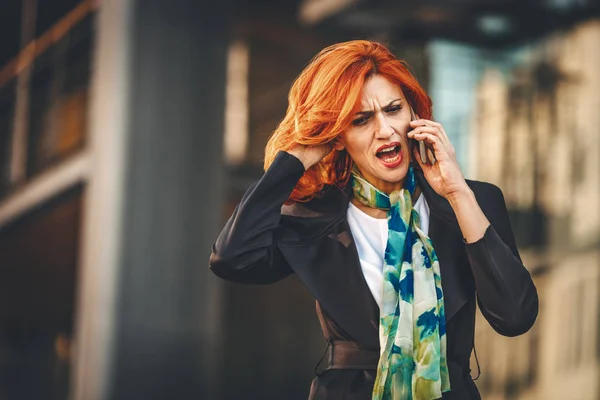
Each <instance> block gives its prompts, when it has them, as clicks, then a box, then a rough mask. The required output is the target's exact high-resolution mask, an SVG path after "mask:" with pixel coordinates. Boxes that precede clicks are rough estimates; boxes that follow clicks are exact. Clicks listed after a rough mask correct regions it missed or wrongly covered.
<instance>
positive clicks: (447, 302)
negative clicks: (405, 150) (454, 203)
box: [415, 169, 470, 322]
mask: <svg viewBox="0 0 600 400" xmlns="http://www.w3.org/2000/svg"><path fill="white" fill-rule="evenodd" d="M415 175H416V178H417V182H418V183H419V186H420V187H421V190H422V191H423V195H424V196H425V199H426V200H427V204H428V205H429V209H430V218H429V238H430V239H431V242H432V243H433V247H434V249H435V252H436V254H437V256H438V260H439V263H440V273H441V276H442V290H443V292H444V308H445V311H446V321H447V322H448V321H450V319H452V317H453V316H454V315H456V313H457V312H458V310H460V308H461V307H462V306H463V305H464V304H465V303H467V301H468V300H469V299H468V294H467V293H469V291H468V289H467V287H466V286H465V280H464V279H462V278H464V277H465V276H468V275H466V274H468V273H469V272H470V271H467V270H466V268H465V266H467V267H468V262H467V259H466V253H465V245H464V241H463V239H462V234H461V231H460V227H459V226H458V221H457V219H456V215H454V211H453V210H452V207H451V206H450V203H448V201H447V200H446V199H444V198H443V197H441V196H440V195H438V194H437V193H436V192H435V190H433V188H432V187H431V186H430V185H429V183H428V182H427V180H426V179H425V177H424V176H423V172H422V171H421V170H418V169H415Z"/></svg>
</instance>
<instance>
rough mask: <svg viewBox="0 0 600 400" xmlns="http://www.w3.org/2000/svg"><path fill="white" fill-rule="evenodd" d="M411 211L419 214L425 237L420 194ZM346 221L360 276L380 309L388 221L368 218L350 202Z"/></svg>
mask: <svg viewBox="0 0 600 400" xmlns="http://www.w3.org/2000/svg"><path fill="white" fill-rule="evenodd" d="M414 209H415V210H417V212H418V213H419V219H420V222H421V230H422V231H423V232H425V234H426V235H428V234H429V205H428V204H427V201H425V197H423V194H422V193H421V195H420V196H419V198H418V199H417V201H416V203H415V204H414ZM347 218H348V224H349V225H350V230H351V231H352V236H354V242H355V243H356V248H357V250H358V258H359V259H360V266H361V268H362V272H363V275H364V276H365V280H366V281H367V284H368V285H369V289H371V293H373V298H374V299H375V301H376V302H377V305H378V306H379V307H381V286H382V284H383V278H382V276H383V258H384V256H385V247H386V245H387V239H388V220H387V219H385V218H384V219H380V218H374V217H371V216H370V215H367V214H365V213H364V212H363V211H362V210H361V209H359V208H358V207H356V206H355V205H354V204H352V202H350V204H349V205H348V213H347Z"/></svg>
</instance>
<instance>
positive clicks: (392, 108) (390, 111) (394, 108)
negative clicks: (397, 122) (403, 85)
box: [385, 105, 402, 114]
mask: <svg viewBox="0 0 600 400" xmlns="http://www.w3.org/2000/svg"><path fill="white" fill-rule="evenodd" d="M401 109H402V107H400V105H395V106H389V107H388V108H386V109H385V112H387V113H388V114H396V113H397V112H399V111H400V110H401Z"/></svg>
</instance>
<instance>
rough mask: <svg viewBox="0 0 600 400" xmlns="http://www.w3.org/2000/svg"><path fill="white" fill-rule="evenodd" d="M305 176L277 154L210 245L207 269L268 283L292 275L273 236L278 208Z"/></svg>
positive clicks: (224, 275) (299, 167) (300, 168)
mask: <svg viewBox="0 0 600 400" xmlns="http://www.w3.org/2000/svg"><path fill="white" fill-rule="evenodd" d="M303 174H304V166H303V165H302V162H300V160H298V159H297V158H296V157H294V156H292V155H291V154H289V153H286V152H283V151H281V152H279V153H278V154H277V156H276V157H275V160H274V161H273V163H272V164H271V166H270V167H269V168H268V169H267V171H266V172H265V173H264V175H263V176H262V178H261V179H260V180H259V181H258V182H257V183H255V184H253V185H252V186H251V187H250V188H249V189H248V190H247V191H246V193H245V194H244V196H243V197H242V200H241V201H240V203H239V204H238V205H237V207H236V208H235V210H234V212H233V214H232V215H231V217H230V218H229V220H228V221H227V223H226V224H225V227H224V228H223V230H222V231H221V233H220V234H219V237H218V238H217V241H216V243H215V244H214V245H213V246H212V254H211V256H210V260H209V267H210V269H211V270H212V272H213V273H214V274H215V275H217V276H219V277H221V278H223V279H226V280H229V281H233V282H240V283H252V284H267V283H272V282H276V281H279V280H281V279H283V278H285V277H287V276H288V275H290V274H291V273H292V270H291V269H290V267H289V265H288V263H287V262H286V261H285V259H284V257H283V256H282V254H281V252H280V251H279V248H278V247H277V244H276V243H275V239H274V238H275V237H276V235H277V230H278V229H279V228H280V221H281V207H282V206H283V204H284V202H285V201H286V200H287V199H288V198H289V196H290V194H291V193H292V191H293V190H294V187H295V186H296V183H297V182H298V180H299V179H300V178H301V177H302V175H303Z"/></svg>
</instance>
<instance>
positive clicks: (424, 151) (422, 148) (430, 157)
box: [410, 106, 436, 165]
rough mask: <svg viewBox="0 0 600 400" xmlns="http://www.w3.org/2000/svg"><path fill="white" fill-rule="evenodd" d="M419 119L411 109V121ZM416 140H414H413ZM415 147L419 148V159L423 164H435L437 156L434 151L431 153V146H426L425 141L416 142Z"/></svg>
mask: <svg viewBox="0 0 600 400" xmlns="http://www.w3.org/2000/svg"><path fill="white" fill-rule="evenodd" d="M416 119H417V117H416V115H415V112H414V110H413V108H412V106H411V107H410V120H411V121H414V120H416ZM413 140H414V139H413ZM415 142H416V143H415V146H417V145H418V146H419V157H420V158H421V162H422V163H423V164H427V162H428V161H429V162H431V165H433V164H435V161H436V160H435V156H434V154H433V151H431V149H430V148H429V146H427V145H426V144H425V142H424V141H418V140H415Z"/></svg>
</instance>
